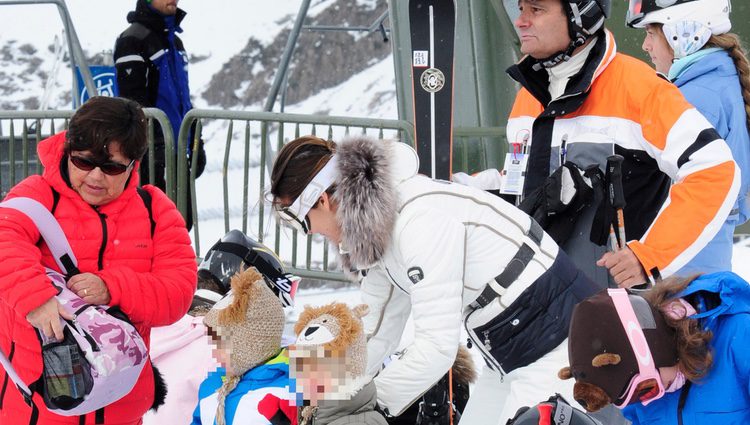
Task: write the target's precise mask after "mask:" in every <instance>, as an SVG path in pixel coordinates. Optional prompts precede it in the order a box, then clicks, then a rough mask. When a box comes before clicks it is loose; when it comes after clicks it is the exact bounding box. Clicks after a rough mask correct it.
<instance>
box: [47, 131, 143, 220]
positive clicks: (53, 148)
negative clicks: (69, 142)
mask: <svg viewBox="0 0 750 425" xmlns="http://www.w3.org/2000/svg"><path fill="white" fill-rule="evenodd" d="M66 134H67V132H62V133H58V134H55V135H54V136H52V137H50V138H48V139H45V140H42V141H41V142H39V145H38V146H37V154H38V156H39V161H41V163H42V166H44V171H43V172H42V177H43V178H44V179H45V180H46V181H47V182H48V183H49V185H50V186H52V188H53V189H54V190H56V191H57V192H58V193H59V194H60V196H61V197H66V198H70V199H73V200H75V202H80V203H81V204H84V205H88V204H86V203H85V201H84V200H83V198H81V196H80V195H79V194H78V192H76V191H75V190H73V188H72V187H70V185H69V184H68V179H67V177H63V175H62V169H65V167H62V166H61V165H62V162H63V161H64V160H67V159H66V158H64V148H65V135H66ZM139 166H140V161H136V162H135V165H134V166H133V169H132V170H130V178H129V179H128V182H127V183H126V184H125V190H123V192H122V194H121V195H120V196H119V197H117V198H116V199H115V200H113V201H112V202H110V203H108V204H105V205H102V206H101V207H100V208H99V211H106V212H107V214H115V213H117V212H119V211H120V210H121V209H122V208H123V207H124V205H125V204H126V202H127V201H128V199H129V198H130V197H132V196H135V195H136V188H137V187H138V179H139V177H138V167H139Z"/></svg>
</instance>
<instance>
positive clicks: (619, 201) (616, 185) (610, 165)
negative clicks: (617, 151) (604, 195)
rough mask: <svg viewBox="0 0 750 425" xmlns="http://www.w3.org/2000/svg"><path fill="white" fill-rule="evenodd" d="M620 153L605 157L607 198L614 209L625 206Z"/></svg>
mask: <svg viewBox="0 0 750 425" xmlns="http://www.w3.org/2000/svg"><path fill="white" fill-rule="evenodd" d="M623 160H624V158H623V157H622V156H621V155H611V156H609V157H607V175H608V177H609V187H608V191H609V199H610V201H611V203H612V206H613V207H614V208H615V209H622V208H625V192H624V191H623V188H622V161H623Z"/></svg>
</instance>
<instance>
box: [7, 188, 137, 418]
mask: <svg viewBox="0 0 750 425" xmlns="http://www.w3.org/2000/svg"><path fill="white" fill-rule="evenodd" d="M0 207H3V208H12V209H15V210H18V211H20V212H22V213H24V214H26V215H27V216H28V217H29V218H31V219H32V220H33V221H34V224H36V226H37V228H38V229H39V232H40V233H41V235H42V237H43V238H44V241H45V242H46V243H47V246H48V247H49V249H50V251H51V252H52V254H53V256H54V257H55V261H56V262H57V265H58V266H59V267H60V269H61V270H63V271H65V275H63V274H61V273H59V272H57V271H56V270H52V269H49V268H48V269H47V276H48V277H49V279H50V282H51V284H52V285H53V286H54V287H55V288H57V289H58V291H59V293H58V295H57V296H56V298H57V300H58V301H59V302H60V304H61V305H62V307H63V308H64V309H65V310H67V311H68V312H69V313H71V314H72V315H73V316H74V319H73V320H65V319H63V318H60V320H61V322H62V324H63V325H64V328H63V329H64V334H65V338H64V339H63V341H56V340H54V339H53V340H48V339H47V338H46V337H45V336H44V334H43V333H41V332H38V333H39V335H40V339H41V340H42V358H43V361H44V368H43V374H42V377H41V379H40V380H39V381H36V382H35V383H33V384H31V385H30V386H31V388H33V391H36V392H38V393H40V394H41V395H42V397H43V399H44V402H45V405H46V406H47V409H48V410H49V411H51V412H53V413H56V414H58V415H63V416H77V415H84V414H87V413H90V412H93V411H96V410H98V409H100V408H102V407H104V406H107V405H109V404H111V403H113V402H115V401H117V400H119V399H120V398H122V397H124V396H125V395H127V394H128V393H129V392H130V391H131V390H132V389H133V387H134V386H135V384H136V382H137V381H138V377H139V376H140V374H141V370H142V369H143V367H144V365H145V364H146V362H147V361H148V350H147V348H146V344H145V343H144V342H143V338H141V336H140V334H138V331H137V330H136V329H135V327H134V326H133V325H132V324H131V323H130V322H129V321H128V319H127V316H126V315H125V314H124V313H123V312H122V311H120V309H119V308H117V307H109V306H106V305H91V304H87V303H86V302H85V301H83V300H82V299H81V298H79V297H78V296H77V295H76V294H75V293H74V292H73V291H71V290H69V289H68V287H67V285H66V283H65V281H66V276H68V277H70V276H73V275H75V274H77V273H79V271H78V269H77V266H76V264H77V262H76V258H75V255H74V254H73V251H72V250H71V248H70V245H69V244H68V240H67V238H66V237H65V234H64V233H63V231H62V229H61V228H60V225H59V223H58V222H57V220H56V219H55V217H54V216H53V215H52V214H51V213H50V212H49V211H48V210H47V209H46V208H45V207H44V205H42V204H40V203H39V202H37V201H35V200H33V199H30V198H13V199H10V200H8V201H5V202H2V203H0ZM0 363H2V365H3V367H5V369H6V371H7V372H8V375H9V376H10V378H11V379H12V380H13V382H15V384H16V386H17V387H18V389H19V390H20V391H21V393H22V394H23V395H24V398H25V399H26V401H27V403H29V404H30V405H32V407H33V408H36V406H34V405H33V402H32V401H31V396H32V392H33V391H32V389H30V388H29V387H30V386H29V385H26V384H25V383H24V382H23V381H21V379H20V377H19V376H18V374H17V373H16V372H15V370H14V369H13V367H12V365H11V364H10V361H8V359H7V357H6V356H5V354H4V353H3V352H2V351H0Z"/></svg>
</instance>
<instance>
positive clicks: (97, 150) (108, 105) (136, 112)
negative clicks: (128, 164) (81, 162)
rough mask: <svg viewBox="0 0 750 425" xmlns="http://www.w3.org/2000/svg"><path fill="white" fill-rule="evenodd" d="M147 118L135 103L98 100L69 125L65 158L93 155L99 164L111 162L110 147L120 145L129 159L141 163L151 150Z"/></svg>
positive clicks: (94, 100) (75, 116)
mask: <svg viewBox="0 0 750 425" xmlns="http://www.w3.org/2000/svg"><path fill="white" fill-rule="evenodd" d="M146 137H147V136H146V116H145V115H144V114H143V110H142V109H141V107H140V106H139V105H138V104H137V103H136V102H134V101H132V100H129V99H125V98H121V97H106V96H96V97H92V98H91V99H89V101H88V102H86V103H84V104H83V105H82V106H81V107H80V108H78V110H77V111H76V113H75V114H74V115H73V118H71V119H70V124H69V125H68V133H67V135H66V141H67V143H65V154H66V155H70V152H74V151H90V152H91V156H92V157H93V159H94V160H95V161H100V162H104V161H107V160H108V159H109V158H110V153H109V152H108V151H107V145H108V144H109V143H112V142H116V143H118V144H119V146H120V151H121V152H122V154H123V155H125V157H127V158H128V159H131V160H132V159H134V160H137V161H138V160H140V159H141V157H143V154H144V153H145V152H146V149H147V148H148V142H147V138H146Z"/></svg>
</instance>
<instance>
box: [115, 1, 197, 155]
mask: <svg viewBox="0 0 750 425" xmlns="http://www.w3.org/2000/svg"><path fill="white" fill-rule="evenodd" d="M185 15H186V13H185V12H184V11H183V10H182V9H177V13H176V14H175V15H173V16H164V15H162V14H160V13H159V12H158V11H156V10H155V9H154V8H153V7H151V6H150V5H149V4H148V3H147V2H146V0H138V3H137V4H136V8H135V11H132V12H130V13H128V22H129V23H130V26H129V27H128V28H127V29H126V30H125V31H124V32H123V33H122V34H120V36H119V37H118V39H117V42H116V43H115V52H114V59H115V70H116V74H117V86H118V89H119V93H120V96H122V97H127V98H129V99H133V100H135V101H136V102H138V103H140V104H141V105H142V106H145V107H155V108H159V109H161V110H162V111H164V113H165V114H167V117H168V118H169V122H170V123H171V124H172V130H173V133H174V137H175V139H174V140H175V141H177V135H178V134H179V132H180V125H181V124H182V119H183V117H184V116H185V114H186V113H187V112H188V111H189V110H190V109H192V107H193V105H192V103H191V102H190V88H189V86H188V71H187V66H188V58H187V54H186V53H185V48H184V47H183V44H182V40H180V38H179V37H178V36H177V34H178V33H181V32H182V28H180V22H182V20H183V19H184V18H185Z"/></svg>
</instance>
